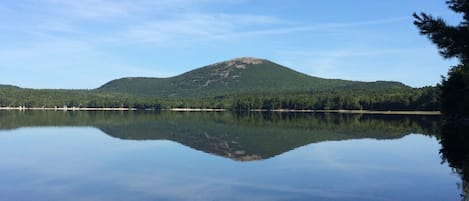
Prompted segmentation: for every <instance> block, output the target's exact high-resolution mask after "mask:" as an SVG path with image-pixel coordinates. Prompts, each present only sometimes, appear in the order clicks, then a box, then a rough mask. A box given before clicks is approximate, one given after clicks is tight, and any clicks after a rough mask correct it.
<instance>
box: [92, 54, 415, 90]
mask: <svg viewBox="0 0 469 201" xmlns="http://www.w3.org/2000/svg"><path fill="white" fill-rule="evenodd" d="M406 88H410V87H408V86H406V85H404V84H402V83H399V82H385V81H379V82H357V81H347V80H339V79H323V78H319V77H312V76H309V75H306V74H303V73H299V72H296V71H294V70H292V69H289V68H287V67H284V66H281V65H279V64H276V63H273V62H271V61H268V60H265V59H257V58H248V57H244V58H237V59H232V60H228V61H224V62H219V63H215V64H212V65H208V66H205V67H202V68H198V69H195V70H192V71H189V72H186V73H183V74H181V75H178V76H175V77H170V78H145V77H128V78H121V79H117V80H113V81H110V82H108V83H106V84H104V85H103V86H101V87H99V88H98V89H96V91H98V92H110V93H123V94H129V95H136V96H143V97H169V98H174V97H186V98H187V97H215V96H224V95H233V94H246V93H258V92H262V93H278V92H297V91H324V90H330V89H406Z"/></svg>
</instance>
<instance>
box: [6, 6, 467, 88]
mask: <svg viewBox="0 0 469 201" xmlns="http://www.w3.org/2000/svg"><path fill="white" fill-rule="evenodd" d="M416 11H418V12H420V11H424V12H428V13H432V14H434V15H436V16H442V17H444V18H445V19H447V20H448V21H449V22H451V23H456V22H458V20H459V18H460V16H457V15H455V14H453V13H452V12H451V11H450V10H448V9H447V7H446V5H445V3H444V1H443V0H413V1H397V0H386V1H378V0H354V1H350V0H289V1H285V0H155V1H153V0H129V1H119V0H80V1H76V0H22V1H17V0H2V1H1V2H0V19H1V20H0V43H1V44H2V45H1V46H0V61H1V62H0V83H2V84H12V85H17V86H21V87H29V88H74V89H77V88H86V89H91V88H95V87H98V86H100V85H102V84H104V83H105V82H107V81H110V80H112V79H115V78H120V77H128V76H144V77H169V76H175V75H178V74H180V73H183V72H185V71H188V70H192V69H194V68H197V67H202V66H205V65H208V64H211V63H214V62H218V61H223V60H227V59H231V58H236V57H243V56H251V57H259V58H265V59H269V60H271V61H273V62H276V63H279V64H282V65H284V66H287V67H290V68H292V69H294V70H296V71H299V72H303V73H306V74H309V75H313V76H319V77H325V78H340V79H350V80H362V81H375V80H395V81H400V82H403V83H405V84H407V85H410V86H413V87H421V86H426V85H435V84H436V83H438V82H439V81H440V76H441V75H446V72H447V70H448V68H449V66H451V65H454V64H455V63H456V61H455V60H444V59H442V58H441V57H440V56H439V55H438V52H437V49H436V48H435V46H434V45H432V44H431V42H430V41H429V40H428V39H427V38H425V37H423V36H420V35H419V34H418V31H417V29H416V28H415V27H414V26H413V24H412V21H413V19H412V16H411V15H412V13H413V12H416Z"/></svg>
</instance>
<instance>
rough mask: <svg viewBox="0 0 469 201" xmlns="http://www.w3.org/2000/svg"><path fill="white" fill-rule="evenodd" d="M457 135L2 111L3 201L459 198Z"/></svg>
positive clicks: (426, 120) (345, 123)
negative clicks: (454, 137)
mask: <svg viewBox="0 0 469 201" xmlns="http://www.w3.org/2000/svg"><path fill="white" fill-rule="evenodd" d="M458 131H459V132H460V133H461V132H462V133H463V132H464V131H467V129H466V128H460V127H457V128H454V127H452V126H446V125H443V123H442V121H440V120H439V118H437V117H430V116H397V115H393V116H385V115H339V114H286V113H283V114H278V113H273V114H272V113H251V114H233V113H229V112H221V113H215V112H214V113H188V112H181V113H179V112H161V113H158V112H83V111H82V112H62V111H60V112H53V111H49V112H47V111H26V112H20V111H0V158H1V160H0V200H15V201H21V200H28V201H29V200H35V201H42V200H44V201H51V200H60V201H66V200H139V201H140V200H360V201H362V200H383V201H384V200H412V201H414V200H438V201H440V200H461V199H464V197H462V196H461V195H464V194H465V192H467V190H465V189H467V188H468V187H467V185H466V182H465V181H467V179H465V174H464V170H465V169H467V168H465V167H468V166H467V165H466V164H468V163H466V162H465V161H467V159H468V158H469V157H467V156H468V155H469V154H466V153H469V152H465V151H467V149H468V148H467V147H469V146H466V145H467V144H466V142H465V141H464V140H467V137H465V135H458V134H457V133H458ZM447 133H452V134H450V135H448V134H447ZM453 133H456V134H453ZM447 136H459V137H457V138H456V139H453V138H449V137H447ZM461 136H462V137H461Z"/></svg>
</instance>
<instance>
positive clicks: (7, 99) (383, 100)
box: [0, 87, 440, 111]
mask: <svg viewBox="0 0 469 201" xmlns="http://www.w3.org/2000/svg"><path fill="white" fill-rule="evenodd" d="M439 93H440V92H439V88H437V87H423V88H417V89H415V88H410V89H342V90H340V89H335V90H325V91H298V92H284V93H263V92H258V93H246V94H238V95H227V96H215V97H206V98H149V97H138V96H132V95H125V94H118V93H102V92H100V93H98V92H96V91H93V90H45V89H44V90H38V89H22V88H15V87H0V107H23V108H63V107H67V108H72V107H75V108H135V109H152V110H160V109H169V108H210V109H214V108H217V109H227V110H234V111H249V110H256V109H262V110H277V109H285V110H336V109H345V110H377V111H389V110H391V111H417V110H418V111H439V109H440V107H439V105H440V101H439Z"/></svg>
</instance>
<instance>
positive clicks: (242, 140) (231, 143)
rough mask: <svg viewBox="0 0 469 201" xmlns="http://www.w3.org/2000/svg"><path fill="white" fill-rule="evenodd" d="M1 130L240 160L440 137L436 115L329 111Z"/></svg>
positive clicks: (27, 118)
mask: <svg viewBox="0 0 469 201" xmlns="http://www.w3.org/2000/svg"><path fill="white" fill-rule="evenodd" d="M0 122H2V124H1V125H0V129H13V128H18V127H30V126H93V127H96V128H98V129H100V130H102V131H103V132H105V133H106V134H108V135H110V136H112V137H115V138H119V139H126V140H171V141H175V142H179V143H181V144H184V145H186V146H189V147H191V148H193V149H197V150H201V151H204V152H206V153H210V154H215V155H219V156H223V157H226V158H230V159H233V160H237V161H252V160H261V159H267V158H271V157H273V156H276V155H279V154H282V153H284V152H286V151H289V150H292V149H295V148H297V147H301V146H304V145H307V144H311V143H318V142H323V141H341V140H350V139H364V138H373V139H398V138H402V137H403V136H405V135H408V134H410V133H421V134H426V135H435V134H436V133H437V132H438V131H437V130H438V125H439V118H438V117H434V116H399V115H395V116H386V115H357V114H326V113H318V114H311V113H247V114H239V113H228V112H222V113H185V112H180V113H177V112H176V113H175V112H161V113H156V112H79V111H78V112H65V113H64V112H47V111H27V112H17V111H13V112H5V111H4V112H1V113H0Z"/></svg>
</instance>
